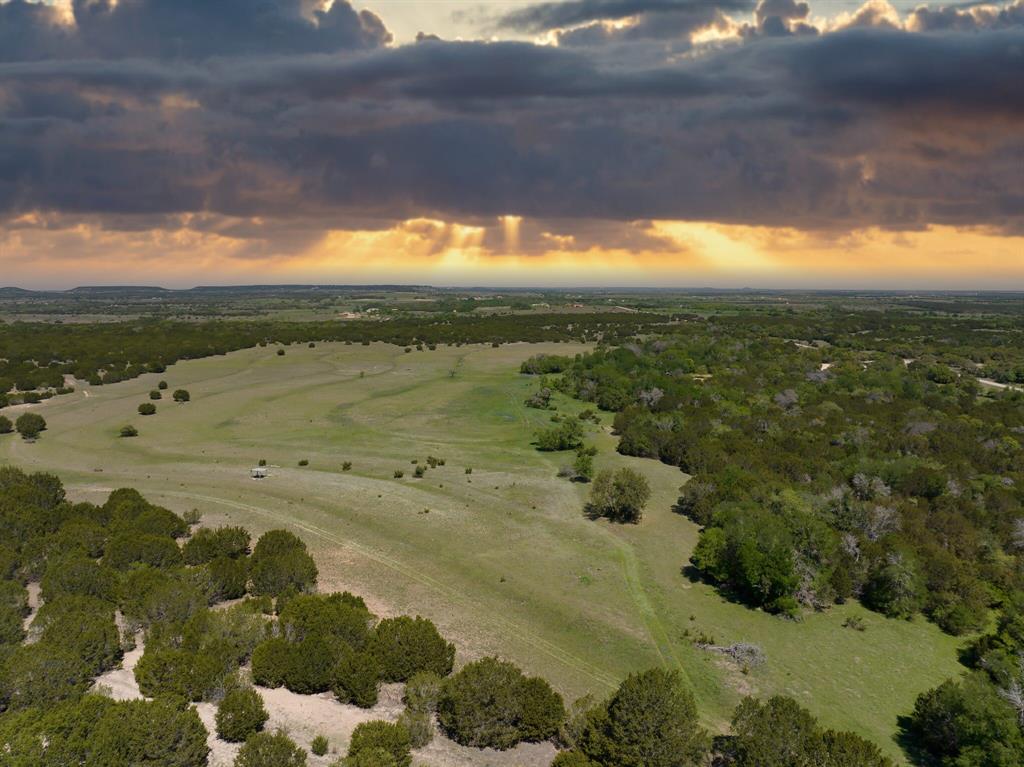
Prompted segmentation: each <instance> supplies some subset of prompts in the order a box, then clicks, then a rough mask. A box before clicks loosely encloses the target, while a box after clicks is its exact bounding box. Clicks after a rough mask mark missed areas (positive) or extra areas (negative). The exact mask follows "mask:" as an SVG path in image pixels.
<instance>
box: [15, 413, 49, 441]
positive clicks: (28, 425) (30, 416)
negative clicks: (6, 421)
mask: <svg viewBox="0 0 1024 767" xmlns="http://www.w3.org/2000/svg"><path fill="white" fill-rule="evenodd" d="M14 428H15V429H17V431H18V434H20V435H21V437H22V439H35V438H36V437H38V436H39V434H40V432H43V431H46V420H45V419H44V418H43V417H42V416H41V415H39V414H38V413H22V414H21V415H19V416H18V420H16V421H15V422H14Z"/></svg>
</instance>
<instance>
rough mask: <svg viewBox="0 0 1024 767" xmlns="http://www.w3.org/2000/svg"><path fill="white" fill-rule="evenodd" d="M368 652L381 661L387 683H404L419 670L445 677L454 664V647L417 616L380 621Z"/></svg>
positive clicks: (428, 623) (431, 625)
mask: <svg viewBox="0 0 1024 767" xmlns="http://www.w3.org/2000/svg"><path fill="white" fill-rule="evenodd" d="M369 651H370V652H371V653H373V654H374V655H376V656H377V658H378V659H379V660H380V664H381V669H382V671H383V675H384V681H387V682H404V681H406V680H408V679H409V678H410V677H412V676H413V674H416V673H417V672H421V671H431V672H433V673H435V674H438V675H439V676H447V675H448V674H450V673H451V672H452V664H453V663H454V662H455V645H453V644H451V643H450V642H446V641H445V639H444V637H442V636H441V634H440V633H439V632H438V630H437V627H436V626H434V624H433V623H432V622H431V621H429V620H427V619H426V618H420V617H419V616H417V617H416V618H410V617H408V616H401V617H398V618H388V619H385V620H383V621H381V622H380V623H379V624H378V625H377V628H376V629H375V630H374V632H373V635H372V637H371V638H370V643H369Z"/></svg>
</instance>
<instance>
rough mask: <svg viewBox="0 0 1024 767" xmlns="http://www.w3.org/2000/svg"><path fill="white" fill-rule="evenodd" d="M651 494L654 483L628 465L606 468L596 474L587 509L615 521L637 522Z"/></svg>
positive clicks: (591, 513) (594, 514)
mask: <svg viewBox="0 0 1024 767" xmlns="http://www.w3.org/2000/svg"><path fill="white" fill-rule="evenodd" d="M650 498H651V486H650V483H648V481H647V478H646V477H645V476H644V475H643V474H640V473H639V472H637V471H634V470H633V469H629V468H622V469H619V470H618V471H612V470H611V469H605V470H603V471H600V472H598V474H597V476H596V477H595V478H594V484H593V486H592V487H591V488H590V499H589V501H588V503H587V513H588V514H590V515H591V516H595V517H607V518H608V519H611V520H613V521H615V522H632V523H636V522H639V521H640V518H641V517H642V516H643V511H644V507H645V506H646V505H647V501H649V500H650Z"/></svg>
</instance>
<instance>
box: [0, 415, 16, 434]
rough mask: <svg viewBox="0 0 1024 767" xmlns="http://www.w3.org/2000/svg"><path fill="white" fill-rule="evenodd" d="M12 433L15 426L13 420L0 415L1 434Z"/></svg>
mask: <svg viewBox="0 0 1024 767" xmlns="http://www.w3.org/2000/svg"><path fill="white" fill-rule="evenodd" d="M12 431H14V424H12V423H11V419H10V418H8V417H7V416H5V415H0V434H10V433H11V432H12Z"/></svg>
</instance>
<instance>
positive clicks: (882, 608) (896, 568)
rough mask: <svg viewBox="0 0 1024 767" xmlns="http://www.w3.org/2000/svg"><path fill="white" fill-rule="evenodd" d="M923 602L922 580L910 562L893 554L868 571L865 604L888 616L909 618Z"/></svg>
mask: <svg viewBox="0 0 1024 767" xmlns="http://www.w3.org/2000/svg"><path fill="white" fill-rule="evenodd" d="M923 603H924V584H923V583H922V582H921V579H920V577H919V576H918V575H917V573H916V572H915V569H914V566H913V564H912V563H911V562H910V561H908V560H906V559H904V558H903V557H901V556H899V555H898V554H896V555H894V556H893V557H892V558H891V559H890V561H889V562H887V563H885V564H883V565H881V566H880V567H879V568H878V569H877V570H876V571H875V572H874V573H872V574H871V576H870V578H869V579H868V582H867V584H866V586H865V588H864V604H865V605H867V606H868V607H870V608H871V609H872V610H877V611H878V612H880V613H884V614H886V615H888V616H889V617H890V618H910V617H911V616H912V615H914V614H915V613H916V612H917V611H918V610H920V609H921V606H922V604H923Z"/></svg>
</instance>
